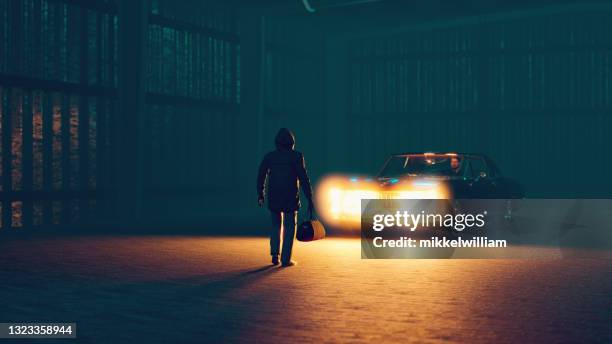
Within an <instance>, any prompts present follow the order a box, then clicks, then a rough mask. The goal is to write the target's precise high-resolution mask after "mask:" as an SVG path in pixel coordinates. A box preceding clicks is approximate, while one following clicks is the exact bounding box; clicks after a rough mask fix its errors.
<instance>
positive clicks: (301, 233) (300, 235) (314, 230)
mask: <svg viewBox="0 0 612 344" xmlns="http://www.w3.org/2000/svg"><path fill="white" fill-rule="evenodd" d="M309 211H310V220H307V221H304V222H302V224H300V227H298V229H297V233H296V235H295V238H296V239H297V240H298V241H314V240H320V239H323V238H325V227H323V224H322V223H321V221H319V220H315V219H313V217H312V208H311V209H309Z"/></svg>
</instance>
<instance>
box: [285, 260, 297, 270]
mask: <svg viewBox="0 0 612 344" xmlns="http://www.w3.org/2000/svg"><path fill="white" fill-rule="evenodd" d="M296 265H297V262H296V261H295V260H290V261H288V262H283V264H282V266H283V267H284V268H286V267H289V266H296Z"/></svg>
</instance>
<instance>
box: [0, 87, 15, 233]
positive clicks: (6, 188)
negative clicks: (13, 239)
mask: <svg viewBox="0 0 612 344" xmlns="http://www.w3.org/2000/svg"><path fill="white" fill-rule="evenodd" d="M11 93H12V89H11V88H8V87H4V88H3V89H2V184H3V185H2V191H3V194H4V198H3V200H2V210H3V211H2V226H3V227H4V228H11V226H12V222H13V221H12V218H13V214H12V207H11V197H10V196H11V191H12V188H13V179H12V171H11V160H12V153H11V137H12V128H13V123H12V121H11V117H12V116H13V114H12V112H11V104H10V101H11Z"/></svg>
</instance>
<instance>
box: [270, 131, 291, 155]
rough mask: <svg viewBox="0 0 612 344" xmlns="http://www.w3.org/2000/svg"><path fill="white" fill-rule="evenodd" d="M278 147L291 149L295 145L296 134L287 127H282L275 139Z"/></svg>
mask: <svg viewBox="0 0 612 344" xmlns="http://www.w3.org/2000/svg"><path fill="white" fill-rule="evenodd" d="M274 143H275V144H276V148H278V149H288V150H291V149H293V147H294V146H295V135H293V132H292V131H291V130H289V129H287V128H280V129H279V131H278V133H277V134H276V138H275V139H274Z"/></svg>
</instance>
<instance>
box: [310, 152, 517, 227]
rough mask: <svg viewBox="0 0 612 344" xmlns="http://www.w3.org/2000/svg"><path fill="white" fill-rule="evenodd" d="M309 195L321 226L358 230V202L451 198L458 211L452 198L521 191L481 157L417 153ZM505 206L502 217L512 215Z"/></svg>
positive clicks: (337, 179)
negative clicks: (375, 172) (315, 204)
mask: <svg viewBox="0 0 612 344" xmlns="http://www.w3.org/2000/svg"><path fill="white" fill-rule="evenodd" d="M315 195H316V197H317V205H318V206H317V209H318V212H319V213H320V215H321V217H322V218H323V220H324V221H325V222H326V223H327V224H329V225H330V226H332V227H335V228H346V229H355V228H359V226H360V221H361V216H362V212H363V209H362V202H361V201H362V200H364V199H366V200H367V199H387V200H399V199H414V200H432V199H434V200H451V201H455V200H457V202H452V203H453V204H454V208H455V210H458V209H459V208H461V207H462V206H461V205H460V204H459V202H458V200H463V199H489V200H491V199H500V200H510V199H517V198H523V197H524V191H523V188H522V187H521V186H520V184H519V183H518V182H516V181H515V180H513V179H511V178H508V177H505V176H504V175H502V173H501V172H500V170H499V168H498V167H497V166H496V165H495V163H494V162H493V161H492V160H491V159H490V158H489V157H487V156H486V155H484V154H475V153H454V152H450V153H447V152H442V153H440V152H417V153H401V154H393V155H391V156H390V157H389V158H388V159H387V160H386V161H385V163H384V165H383V167H382V168H381V169H380V171H379V172H378V173H377V174H375V175H374V176H344V175H342V176H329V177H327V178H325V179H324V180H323V181H322V182H321V183H319V186H318V187H317V191H316V192H315ZM447 203H450V202H447ZM467 203H470V202H467ZM487 203H489V204H491V202H489V201H487ZM465 204H466V203H465V202H464V205H463V207H465ZM472 204H474V203H473V202H472ZM507 204H508V202H506V201H504V203H503V204H502V207H503V208H506V207H507V209H504V212H507V214H506V215H508V214H510V213H511V211H512V208H511V206H509V205H508V206H507ZM498 208H499V207H498Z"/></svg>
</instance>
